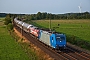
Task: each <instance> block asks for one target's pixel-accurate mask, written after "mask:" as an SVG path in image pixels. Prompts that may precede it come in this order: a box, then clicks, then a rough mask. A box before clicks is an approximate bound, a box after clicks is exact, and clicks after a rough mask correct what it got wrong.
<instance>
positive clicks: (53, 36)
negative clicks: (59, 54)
mask: <svg viewBox="0 0 90 60" xmlns="http://www.w3.org/2000/svg"><path fill="white" fill-rule="evenodd" d="M14 22H15V24H16V25H17V26H18V27H20V28H22V27H23V30H24V31H25V32H27V33H30V34H32V35H34V36H35V37H37V38H38V40H39V41H41V42H43V43H44V44H46V45H48V46H50V47H52V48H54V49H59V48H65V47H66V36H65V34H59V33H53V32H52V31H46V30H42V29H39V28H38V27H36V26H34V25H31V24H27V23H25V22H22V21H19V20H17V18H15V19H14Z"/></svg>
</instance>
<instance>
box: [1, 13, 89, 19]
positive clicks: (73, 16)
mask: <svg viewBox="0 0 90 60" xmlns="http://www.w3.org/2000/svg"><path fill="white" fill-rule="evenodd" d="M6 15H9V16H10V17H13V18H14V17H19V18H20V19H21V18H22V17H23V19H26V20H42V19H47V20H48V19H53V20H54V19H58V20H60V19H90V13H89V12H84V13H66V14H51V13H47V12H38V13H37V14H5V13H0V17H5V16H6Z"/></svg>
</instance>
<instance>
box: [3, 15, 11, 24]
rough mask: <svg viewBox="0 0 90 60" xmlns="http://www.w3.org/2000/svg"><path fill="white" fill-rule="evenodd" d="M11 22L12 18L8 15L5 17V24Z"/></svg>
mask: <svg viewBox="0 0 90 60" xmlns="http://www.w3.org/2000/svg"><path fill="white" fill-rule="evenodd" d="M9 23H12V22H11V18H10V17H9V16H8V15H7V16H6V18H5V22H4V24H5V25H8V24H9Z"/></svg>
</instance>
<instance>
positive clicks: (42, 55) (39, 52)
mask: <svg viewBox="0 0 90 60" xmlns="http://www.w3.org/2000/svg"><path fill="white" fill-rule="evenodd" d="M14 31H15V33H16V34H17V35H18V36H19V37H20V40H21V39H22V38H23V41H22V42H25V43H27V44H30V47H29V48H31V49H33V50H34V51H35V52H36V54H37V55H38V56H39V57H40V59H43V60H54V59H53V58H51V57H50V56H49V55H47V54H46V53H45V52H44V51H42V50H41V49H40V48H38V47H37V46H35V45H34V44H32V43H31V42H30V41H29V40H27V39H26V38H25V37H24V36H22V35H21V33H20V32H18V31H17V30H16V29H15V28H14ZM20 40H18V42H20Z"/></svg>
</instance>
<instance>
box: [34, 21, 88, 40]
mask: <svg viewBox="0 0 90 60" xmlns="http://www.w3.org/2000/svg"><path fill="white" fill-rule="evenodd" d="M34 22H35V23H36V25H37V26H40V27H45V28H49V21H48V20H36V21H34ZM58 24H60V25H59V26H58ZM56 27H58V28H56ZM51 28H52V29H54V30H56V31H58V32H61V33H65V34H67V35H74V36H77V37H79V38H81V39H83V40H88V41H90V20H51Z"/></svg>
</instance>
